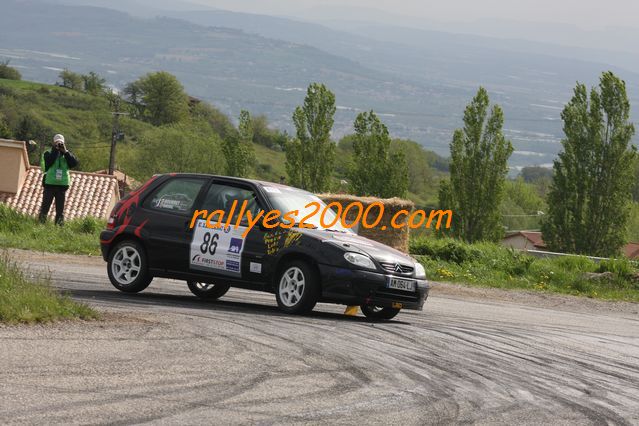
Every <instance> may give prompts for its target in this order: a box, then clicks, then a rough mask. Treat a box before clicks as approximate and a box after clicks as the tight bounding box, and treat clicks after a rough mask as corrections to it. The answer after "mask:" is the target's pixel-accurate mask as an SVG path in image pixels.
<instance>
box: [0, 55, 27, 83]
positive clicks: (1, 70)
mask: <svg viewBox="0 0 639 426" xmlns="http://www.w3.org/2000/svg"><path fill="white" fill-rule="evenodd" d="M0 78H6V79H7V80H21V79H22V74H20V71H18V70H17V69H15V68H13V67H10V66H9V60H6V61H2V62H0Z"/></svg>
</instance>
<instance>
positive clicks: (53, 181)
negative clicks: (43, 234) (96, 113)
mask: <svg viewBox="0 0 639 426" xmlns="http://www.w3.org/2000/svg"><path fill="white" fill-rule="evenodd" d="M77 165H78V159H77V158H75V156H74V155H73V154H72V153H71V151H69V150H68V149H67V147H66V145H65V144H64V136H62V135H55V136H54V137H53V145H52V147H51V149H49V150H48V151H46V152H44V153H43V154H42V160H41V161H40V167H41V168H42V172H43V176H42V186H43V187H44V194H43V196H42V207H41V208H40V216H39V218H40V222H43V223H44V222H45V221H46V220H47V215H48V214H49V209H50V208H51V203H52V202H53V200H54V199H55V223H56V224H57V225H62V224H63V223H64V200H65V195H66V192H67V189H69V185H70V184H71V176H69V169H72V168H74V167H75V166H77Z"/></svg>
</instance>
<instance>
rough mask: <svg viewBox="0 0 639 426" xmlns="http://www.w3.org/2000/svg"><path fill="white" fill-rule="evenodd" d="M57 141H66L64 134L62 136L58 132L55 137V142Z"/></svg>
mask: <svg viewBox="0 0 639 426" xmlns="http://www.w3.org/2000/svg"><path fill="white" fill-rule="evenodd" d="M56 142H62V143H64V136H62V135H61V134H57V135H55V136H54V137H53V143H56Z"/></svg>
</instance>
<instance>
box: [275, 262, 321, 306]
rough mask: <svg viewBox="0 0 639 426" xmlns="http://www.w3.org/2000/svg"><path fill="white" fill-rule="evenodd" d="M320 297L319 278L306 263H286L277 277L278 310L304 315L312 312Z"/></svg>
mask: <svg viewBox="0 0 639 426" xmlns="http://www.w3.org/2000/svg"><path fill="white" fill-rule="evenodd" d="M319 296H320V284H319V277H318V275H317V272H316V270H315V268H313V267H312V266H310V265H309V264H308V263H307V262H304V261H301V260H295V261H292V262H289V263H287V264H286V265H284V267H283V268H282V269H281V272H280V274H279V276H278V280H277V286H276V289H275V297H276V299H277V305H278V306H279V308H280V309H281V310H282V311H284V312H286V313H288V314H305V313H308V312H310V311H312V310H313V308H314V307H315V305H316V304H317V301H318V300H319Z"/></svg>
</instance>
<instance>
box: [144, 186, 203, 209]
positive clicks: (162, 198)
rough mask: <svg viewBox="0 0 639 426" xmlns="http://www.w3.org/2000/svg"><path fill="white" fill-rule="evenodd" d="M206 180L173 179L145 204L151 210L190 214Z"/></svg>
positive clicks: (158, 189)
mask: <svg viewBox="0 0 639 426" xmlns="http://www.w3.org/2000/svg"><path fill="white" fill-rule="evenodd" d="M205 182H206V180H205V179H197V178H173V179H170V180H168V181H167V182H165V183H164V184H162V185H161V186H160V187H159V188H157V189H156V190H155V191H154V192H153V193H152V194H151V195H150V196H149V197H147V199H146V200H145V202H144V207H145V208H148V209H151V210H159V211H165V212H173V213H181V214H188V213H190V211H191V208H192V207H193V204H194V203H195V199H196V198H197V195H198V194H199V192H200V190H201V189H202V186H203V185H204V183H205Z"/></svg>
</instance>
